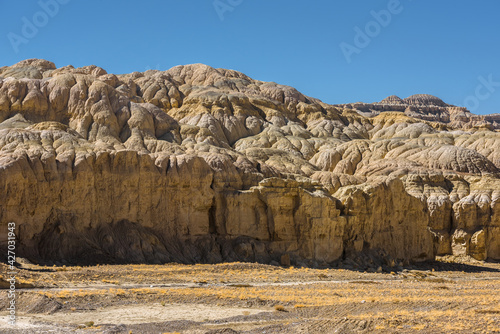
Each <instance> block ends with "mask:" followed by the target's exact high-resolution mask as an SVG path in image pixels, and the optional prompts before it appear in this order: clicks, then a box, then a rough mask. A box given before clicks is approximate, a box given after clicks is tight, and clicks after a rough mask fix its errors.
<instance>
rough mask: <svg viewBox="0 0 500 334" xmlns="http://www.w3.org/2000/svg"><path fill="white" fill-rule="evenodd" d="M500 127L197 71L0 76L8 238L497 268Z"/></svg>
mask: <svg viewBox="0 0 500 334" xmlns="http://www.w3.org/2000/svg"><path fill="white" fill-rule="evenodd" d="M494 120H495V118H494V117H490V118H487V117H483V116H476V115H473V114H471V113H469V112H468V111H467V110H465V108H459V107H455V106H450V105H447V104H445V103H444V102H443V101H441V100H440V99H438V98H435V97H432V96H428V95H415V96H412V97H410V98H407V99H400V98H398V97H396V96H391V97H389V98H387V99H385V100H384V101H382V102H381V103H379V104H371V105H369V104H352V105H337V106H332V105H328V104H325V103H323V102H321V101H320V100H317V99H314V98H311V97H308V96H305V95H303V94H301V93H300V92H298V91H297V90H296V89H294V88H292V87H288V86H282V85H279V84H276V83H269V82H262V81H258V80H254V79H252V78H249V77H248V76H246V75H244V74H242V73H239V72H236V71H232V70H225V69H214V68H211V67H209V66H206V65H201V64H195V65H186V66H177V67H174V68H172V69H170V70H168V71H164V72H161V71H154V70H150V71H146V72H144V73H139V72H134V73H131V74H126V75H113V74H108V73H107V72H106V71H105V70H104V69H102V68H99V67H97V66H86V67H82V68H74V67H73V66H66V67H61V68H56V66H55V65H54V64H53V63H51V62H49V61H45V60H38V59H31V60H26V61H22V62H20V63H18V64H15V65H13V66H9V67H1V68H0V189H1V192H0V226H1V232H0V234H1V235H2V238H1V240H2V242H3V244H2V247H4V246H6V244H5V240H6V239H7V238H6V235H5V234H6V231H7V223H8V222H11V221H13V222H16V224H17V231H16V232H17V235H18V238H19V241H18V251H19V256H25V257H28V258H29V259H31V260H33V261H49V262H50V261H55V262H61V263H63V262H68V263H93V262H149V263H161V262H168V261H180V262H185V263H189V262H209V263H213V262H220V261H235V260H239V261H258V262H263V263H270V262H272V261H278V262H279V261H280V259H281V258H282V255H286V256H289V257H290V259H291V262H292V263H306V264H314V263H318V264H322V263H331V262H334V261H337V260H339V259H342V258H345V257H349V256H351V255H354V254H356V253H358V252H369V251H379V250H380V251H384V252H385V253H386V254H389V255H390V256H391V257H393V258H395V259H401V260H414V261H421V260H428V259H433V258H434V257H435V256H436V255H447V254H450V255H457V256H462V255H469V256H472V257H474V258H476V259H480V260H483V259H493V260H499V259H500V177H499V171H500V132H499V131H498V129H497V128H498V124H497V123H496V121H494Z"/></svg>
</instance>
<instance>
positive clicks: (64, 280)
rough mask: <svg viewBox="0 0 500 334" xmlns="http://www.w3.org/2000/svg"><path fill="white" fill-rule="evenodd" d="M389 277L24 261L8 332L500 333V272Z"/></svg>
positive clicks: (457, 268) (421, 269)
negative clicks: (83, 265)
mask: <svg viewBox="0 0 500 334" xmlns="http://www.w3.org/2000/svg"><path fill="white" fill-rule="evenodd" d="M1 266H2V273H5V272H6V267H5V265H3V264H2V265H1ZM379 271H380V272H375V273H366V272H363V271H357V270H353V269H349V270H348V269H310V268H294V267H278V266H269V265H261V264H252V263H230V264H217V265H181V264H166V265H104V266H92V267H64V266H62V267H54V266H51V267H45V266H37V265H33V264H30V263H27V262H24V263H23V264H22V268H21V269H19V273H18V275H17V278H18V283H19V284H20V286H22V288H18V289H17V290H16V292H17V298H16V304H17V311H16V312H17V313H16V315H17V323H16V325H15V326H11V325H9V324H8V323H7V314H8V313H7V311H6V308H7V305H8V304H7V303H8V298H7V291H6V290H0V333H73V332H74V333H373V332H375V333H414V332H421V333H500V264H494V263H485V262H473V263H472V262H467V263H448V262H446V261H444V260H441V261H438V262H433V263H425V264H419V265H413V266H408V267H406V268H395V269H394V270H393V271H389V270H386V269H385V268H384V270H379Z"/></svg>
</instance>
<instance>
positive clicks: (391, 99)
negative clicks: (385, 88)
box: [379, 95, 404, 104]
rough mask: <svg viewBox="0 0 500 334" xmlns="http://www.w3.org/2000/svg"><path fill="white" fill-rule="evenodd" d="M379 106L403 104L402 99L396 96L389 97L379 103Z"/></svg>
mask: <svg viewBox="0 0 500 334" xmlns="http://www.w3.org/2000/svg"><path fill="white" fill-rule="evenodd" d="M379 103H380V104H404V101H403V99H402V98H400V97H399V96H396V95H391V96H388V97H386V98H385V99H383V100H382V101H380V102H379Z"/></svg>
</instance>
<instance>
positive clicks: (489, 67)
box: [0, 0, 500, 114]
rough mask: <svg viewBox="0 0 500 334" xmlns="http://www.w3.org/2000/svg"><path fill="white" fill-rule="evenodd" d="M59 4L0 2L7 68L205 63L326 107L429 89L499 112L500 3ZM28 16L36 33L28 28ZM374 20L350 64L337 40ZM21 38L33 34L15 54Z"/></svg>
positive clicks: (2, 58)
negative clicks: (30, 63) (382, 14)
mask: <svg viewBox="0 0 500 334" xmlns="http://www.w3.org/2000/svg"><path fill="white" fill-rule="evenodd" d="M51 1H56V0H42V2H43V3H45V2H47V3H50V2H51ZM60 1H61V2H67V3H66V4H61V5H60V6H59V7H60V8H59V9H58V12H57V13H51V14H54V15H53V17H51V16H49V15H45V17H44V14H43V13H40V11H41V10H42V7H41V6H40V4H39V3H38V1H12V0H0V10H1V12H2V14H3V15H2V20H1V21H0V50H1V52H0V66H3V65H12V64H14V63H16V62H18V61H20V60H22V59H27V58H44V59H48V60H51V61H53V62H55V63H56V65H57V66H58V67H60V66H64V65H68V64H72V65H74V66H84V65H90V64H95V65H98V66H101V67H103V68H104V69H106V70H107V71H108V72H111V73H128V72H132V71H144V70H146V69H160V70H166V69H169V68H171V67H172V66H175V65H179V64H190V63H204V64H207V65H210V66H213V67H223V68H230V69H235V70H238V71H241V72H244V73H245V74H247V75H249V76H251V77H253V78H255V79H259V80H263V81H275V82H278V83H281V84H286V85H290V86H293V87H296V88H297V89H299V90H300V91H302V92H303V93H304V94H306V95H309V96H313V97H317V98H319V99H321V100H323V101H325V102H327V103H346V102H356V101H363V102H374V101H379V100H381V99H383V98H384V97H386V96H388V95H391V94H396V95H398V96H400V97H403V98H404V97H406V96H409V95H411V94H416V93H428V94H433V95H437V96H439V97H441V98H442V99H443V100H445V102H448V103H452V104H457V105H464V101H466V98H469V99H468V100H467V101H468V102H469V103H470V106H474V111H475V112H476V113H481V114H485V113H496V112H500V67H499V63H498V61H499V59H500V19H499V15H500V1H498V0H482V1H472V0H470V1H465V0H447V1H445V0H442V1H431V0H413V1H411V0H400V5H399V6H398V7H394V8H393V7H391V5H390V3H391V1H394V0H391V1H389V0H366V1H334V0H318V1H292V0H217V1H219V2H218V3H219V4H220V3H222V4H230V3H232V4H233V5H228V6H230V7H231V9H232V11H229V10H227V11H225V12H223V13H222V14H221V15H222V17H223V18H224V20H221V19H220V16H219V14H220V13H218V12H217V10H216V9H215V7H214V1H213V0H191V1H179V0H177V1H173V0H158V1H129V0H120V1H97V0H86V1H83V0H64V1H63V0H60ZM389 7H390V8H392V9H393V12H395V13H393V14H391V18H390V22H388V24H386V23H385V22H386V21H387V20H386V21H384V25H385V26H381V25H380V24H378V23H377V24H374V22H376V21H375V19H374V17H373V16H372V15H371V14H370V12H371V11H376V12H379V11H381V10H387V9H388V8H389ZM221 8H222V7H221ZM226 9H227V7H226ZM221 10H222V9H221ZM396 12H397V13H396ZM34 16H35V17H34ZM23 17H24V18H25V19H24V21H23ZM47 18H48V19H47ZM26 21H28V22H29V23H37V24H38V25H39V26H40V27H39V28H37V29H38V31H37V32H36V33H33V31H29V29H28V30H27V31H24V35H23V26H24V25H25V22H26ZM35 21H36V22H35ZM367 25H368V26H369V27H370V28H371V29H372V30H370V32H371V35H372V36H373V37H372V38H371V40H370V42H369V43H368V45H363V44H360V43H358V46H362V47H358V48H357V51H358V53H353V54H352V55H351V62H350V63H348V62H347V61H346V58H345V56H344V53H343V51H342V49H341V47H340V45H341V43H343V42H344V43H347V44H349V45H351V46H353V47H356V44H355V36H356V34H357V33H356V32H355V30H354V29H355V27H359V28H360V29H361V30H365V28H366V26H367ZM377 25H378V26H377ZM377 27H378V29H377ZM24 30H26V29H24ZM13 36H17V37H21V38H25V39H24V40H23V41H22V42H19V40H18V39H17V40H16V43H17V49H18V50H17V52H15V50H14V49H15V48H14V47H13V43H12V42H11V39H13V38H14V37H13ZM17 37H16V38H17ZM26 37H27V38H26ZM358 42H360V41H358ZM361 42H363V41H361ZM364 42H365V44H367V43H366V41H364ZM14 44H15V43H14ZM344 45H346V44H344ZM479 77H482V78H483V81H486V82H487V81H488V80H492V81H493V85H491V84H487V86H488V87H485V85H484V84H483V83H482V82H481V80H479V79H478V78H479ZM489 77H491V78H489ZM496 82H498V84H496ZM479 85H483V86H482V87H480V88H479V89H478V90H477V89H476V88H477V87H478V86H479ZM476 90H477V92H476Z"/></svg>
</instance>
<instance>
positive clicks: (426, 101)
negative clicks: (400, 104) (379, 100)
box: [403, 94, 447, 107]
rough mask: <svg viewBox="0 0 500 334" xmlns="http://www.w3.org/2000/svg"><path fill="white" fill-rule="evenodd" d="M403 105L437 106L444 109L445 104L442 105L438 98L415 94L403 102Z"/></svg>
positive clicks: (442, 102)
mask: <svg viewBox="0 0 500 334" xmlns="http://www.w3.org/2000/svg"><path fill="white" fill-rule="evenodd" d="M403 101H404V103H405V104H409V105H424V106H438V107H446V106H447V104H446V103H444V101H443V100H441V99H440V98H439V97H436V96H433V95H429V94H415V95H412V96H408V97H407V98H406V99H404V100H403Z"/></svg>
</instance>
